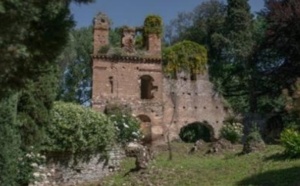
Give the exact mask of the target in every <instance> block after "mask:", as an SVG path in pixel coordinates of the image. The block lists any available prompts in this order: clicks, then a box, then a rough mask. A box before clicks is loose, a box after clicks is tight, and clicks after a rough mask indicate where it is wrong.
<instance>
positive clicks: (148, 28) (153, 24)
mask: <svg viewBox="0 0 300 186" xmlns="http://www.w3.org/2000/svg"><path fill="white" fill-rule="evenodd" d="M162 26H163V22H162V19H161V17H160V16H157V15H148V16H147V17H146V19H145V21H144V30H143V34H144V37H148V35H149V34H156V35H157V36H161V34H162V32H163V28H162Z"/></svg>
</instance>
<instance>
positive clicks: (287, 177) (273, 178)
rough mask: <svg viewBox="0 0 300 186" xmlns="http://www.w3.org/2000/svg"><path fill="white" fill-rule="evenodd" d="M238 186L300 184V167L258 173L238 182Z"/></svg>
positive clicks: (296, 185)
mask: <svg viewBox="0 0 300 186" xmlns="http://www.w3.org/2000/svg"><path fill="white" fill-rule="evenodd" d="M236 185H238V186H244V185H256V186H299V185H300V167H292V168H288V169H281V170H272V171H267V172H264V173H260V174H256V175H253V176H251V177H248V178H245V179H243V180H241V181H239V182H237V183H236Z"/></svg>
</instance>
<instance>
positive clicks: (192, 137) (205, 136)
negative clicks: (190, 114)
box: [179, 123, 211, 143]
mask: <svg viewBox="0 0 300 186" xmlns="http://www.w3.org/2000/svg"><path fill="white" fill-rule="evenodd" d="M179 136H180V138H181V140H182V141H184V142H188V143H194V142H196V141H197V140H199V139H202V140H204V141H206V142H209V141H211V132H210V130H209V128H207V127H206V126H205V125H203V124H201V123H192V124H189V125H187V126H185V127H183V128H181V129H180V133H179Z"/></svg>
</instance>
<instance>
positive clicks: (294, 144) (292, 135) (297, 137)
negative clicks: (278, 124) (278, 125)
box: [280, 128, 300, 157]
mask: <svg viewBox="0 0 300 186" xmlns="http://www.w3.org/2000/svg"><path fill="white" fill-rule="evenodd" d="M280 142H281V144H282V145H283V146H284V148H285V153H286V154H287V155H288V156H291V157H297V156H299V155H300V133H299V131H298V130H296V129H295V128H286V129H284V131H283V132H282V133H281V135H280Z"/></svg>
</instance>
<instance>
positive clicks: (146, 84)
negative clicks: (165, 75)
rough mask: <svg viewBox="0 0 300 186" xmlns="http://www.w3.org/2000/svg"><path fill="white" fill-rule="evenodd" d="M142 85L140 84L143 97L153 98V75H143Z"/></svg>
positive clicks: (141, 78)
mask: <svg viewBox="0 0 300 186" xmlns="http://www.w3.org/2000/svg"><path fill="white" fill-rule="evenodd" d="M140 81H141V85H140V92H141V99H153V98H154V95H153V93H152V90H153V88H154V86H153V81H154V79H153V77H152V76H150V75H143V76H141V77H140Z"/></svg>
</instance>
